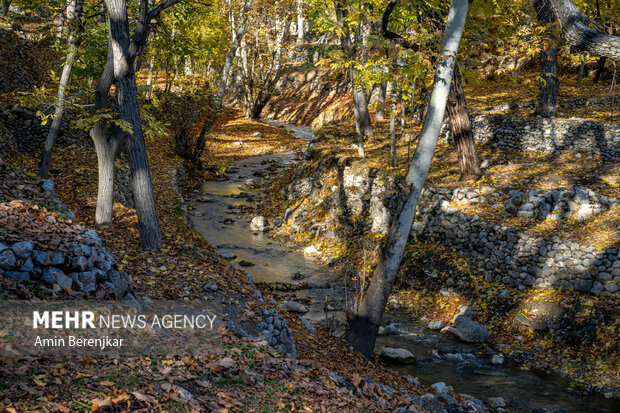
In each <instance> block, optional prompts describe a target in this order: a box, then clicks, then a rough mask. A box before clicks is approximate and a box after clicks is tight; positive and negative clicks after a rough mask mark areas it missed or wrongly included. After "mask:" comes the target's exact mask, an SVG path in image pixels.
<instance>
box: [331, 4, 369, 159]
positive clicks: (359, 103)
mask: <svg viewBox="0 0 620 413" xmlns="http://www.w3.org/2000/svg"><path fill="white" fill-rule="evenodd" d="M334 8H335V10H336V19H337V20H338V22H339V23H340V24H341V25H342V28H343V32H342V34H341V35H340V46H341V47H342V51H343V52H344V54H345V55H346V56H347V59H349V60H354V59H355V51H354V50H353V42H352V40H351V31H350V29H349V24H348V23H347V21H346V17H347V11H346V9H345V6H344V5H343V4H342V0H335V1H334ZM360 30H361V29H360ZM360 37H361V34H360ZM349 78H350V81H351V92H352V95H353V112H354V114H355V131H356V132H357V139H358V153H359V155H360V156H364V136H368V137H370V136H373V131H372V123H371V121H370V114H369V112H368V101H367V99H366V95H365V94H364V90H363V89H362V87H361V85H356V81H357V70H356V69H355V68H354V67H353V66H351V68H350V69H349Z"/></svg>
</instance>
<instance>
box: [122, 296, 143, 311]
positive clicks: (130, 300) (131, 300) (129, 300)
mask: <svg viewBox="0 0 620 413" xmlns="http://www.w3.org/2000/svg"><path fill="white" fill-rule="evenodd" d="M121 302H122V303H123V304H126V305H128V306H130V307H134V308H136V309H138V310H142V304H140V302H139V301H138V300H136V298H135V297H134V296H133V295H132V294H131V293H128V294H127V295H126V296H125V297H123V299H122V300H121Z"/></svg>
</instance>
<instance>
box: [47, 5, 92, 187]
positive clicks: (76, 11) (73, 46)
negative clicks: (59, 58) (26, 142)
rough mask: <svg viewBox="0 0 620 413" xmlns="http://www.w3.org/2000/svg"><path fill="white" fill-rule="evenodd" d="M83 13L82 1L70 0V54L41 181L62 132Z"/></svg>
mask: <svg viewBox="0 0 620 413" xmlns="http://www.w3.org/2000/svg"><path fill="white" fill-rule="evenodd" d="M82 11H83V8H82V0H69V4H67V21H68V22H69V24H70V29H69V36H68V37H67V46H68V53H67V59H66V60H65V64H64V66H63V68H62V74H61V75H60V84H59V85H58V100H57V101H56V110H55V112H54V119H53V121H52V124H51V126H50V129H49V131H48V133H47V137H46V138H45V145H44V147H43V154H42V155H41V163H40V165H39V178H40V179H45V178H47V173H48V171H49V167H50V161H51V158H52V149H53V148H54V144H55V143H56V139H57V138H58V132H59V131H60V125H61V124H62V118H63V115H64V113H65V94H66V92H67V88H68V87H69V83H70V80H71V71H72V70H73V63H74V62H75V56H76V54H77V49H78V46H79V43H80V35H81V34H82V31H83V30H84V27H83V26H82Z"/></svg>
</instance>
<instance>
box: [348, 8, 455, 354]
mask: <svg viewBox="0 0 620 413" xmlns="http://www.w3.org/2000/svg"><path fill="white" fill-rule="evenodd" d="M466 15H467V0H452V1H451V2H450V11H449V13H448V21H447V24H446V30H445V33H444V41H443V47H442V50H443V56H442V57H441V59H440V60H439V63H438V65H437V71H436V73H435V80H434V83H433V91H432V93H431V100H430V104H429V108H428V111H427V114H426V119H425V121H424V127H423V128H422V133H421V135H420V138H419V141H418V145H417V147H416V150H415V154H414V156H413V159H412V161H411V165H410V167H409V173H408V174H407V177H406V183H407V185H408V193H406V194H403V196H406V202H404V205H403V206H402V207H401V208H400V211H399V212H398V213H397V214H396V216H395V218H394V221H393V222H392V225H391V227H390V231H389V233H388V236H387V240H386V243H385V246H384V247H383V249H382V252H381V256H380V258H379V262H378V264H377V267H376V269H375V272H374V274H373V277H372V280H371V282H370V285H369V287H368V290H367V291H366V292H365V295H364V297H363V299H362V301H361V303H360V305H359V307H358V309H357V311H356V313H355V315H354V318H353V320H352V322H351V325H350V326H349V330H348V332H347V340H348V341H349V343H350V344H351V345H352V346H353V347H354V348H356V349H357V350H358V351H360V352H361V353H362V354H363V355H364V356H366V357H370V356H371V355H372V353H373V349H374V346H375V340H376V337H377V331H378V329H379V325H380V324H381V319H382V318H383V312H384V310H385V305H386V303H387V299H388V296H389V294H390V290H391V289H392V284H393V283H394V280H395V278H396V275H397V273H398V269H399V267H400V262H401V259H402V256H403V252H404V250H405V246H406V245H407V240H408V238H409V232H410V230H411V225H412V224H413V220H414V217H415V210H416V206H417V204H418V199H419V197H420V193H421V191H422V187H423V186H424V183H425V181H426V177H427V175H428V171H429V169H430V164H431V160H432V159H433V154H434V152H435V148H436V147H437V141H438V138H439V131H440V129H441V124H442V122H443V118H444V114H445V109H446V102H447V99H448V94H449V91H450V84H451V83H452V76H453V70H454V64H455V57H456V52H457V50H458V47H459V43H460V41H461V36H462V34H463V27H464V25H465V18H466Z"/></svg>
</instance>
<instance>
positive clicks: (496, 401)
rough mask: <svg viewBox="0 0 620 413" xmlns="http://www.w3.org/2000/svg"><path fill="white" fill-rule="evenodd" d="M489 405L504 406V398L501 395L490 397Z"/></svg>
mask: <svg viewBox="0 0 620 413" xmlns="http://www.w3.org/2000/svg"><path fill="white" fill-rule="evenodd" d="M489 405H490V406H491V407H496V408H497V407H506V400H504V398H503V397H490V398H489Z"/></svg>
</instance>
